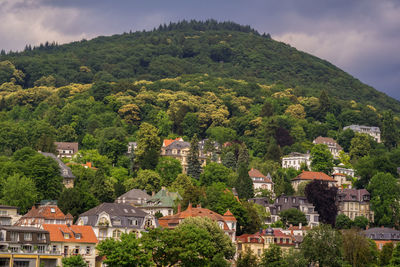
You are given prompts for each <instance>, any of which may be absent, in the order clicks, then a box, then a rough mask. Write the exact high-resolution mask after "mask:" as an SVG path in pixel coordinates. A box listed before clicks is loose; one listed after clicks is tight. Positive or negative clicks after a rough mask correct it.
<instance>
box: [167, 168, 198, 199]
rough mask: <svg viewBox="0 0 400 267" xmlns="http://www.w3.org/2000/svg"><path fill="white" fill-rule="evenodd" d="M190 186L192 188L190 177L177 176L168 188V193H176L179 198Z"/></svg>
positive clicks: (184, 175)
mask: <svg viewBox="0 0 400 267" xmlns="http://www.w3.org/2000/svg"><path fill="white" fill-rule="evenodd" d="M191 186H193V183H192V181H191V180H190V177H189V176H187V175H186V174H183V173H181V174H178V176H177V177H176V179H175V181H174V182H173V183H172V184H171V186H170V187H169V191H171V192H178V193H179V194H180V195H181V196H183V195H184V194H185V192H186V190H188V189H189V188H190V187H191Z"/></svg>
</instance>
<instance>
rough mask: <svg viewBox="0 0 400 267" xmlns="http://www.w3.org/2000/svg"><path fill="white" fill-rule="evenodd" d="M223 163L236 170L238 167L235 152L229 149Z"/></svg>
mask: <svg viewBox="0 0 400 267" xmlns="http://www.w3.org/2000/svg"><path fill="white" fill-rule="evenodd" d="M222 164H223V165H224V166H225V167H227V168H231V169H232V170H235V169H236V157H235V154H234V153H233V152H232V151H228V152H227V153H226V154H225V155H224V156H223V158H222Z"/></svg>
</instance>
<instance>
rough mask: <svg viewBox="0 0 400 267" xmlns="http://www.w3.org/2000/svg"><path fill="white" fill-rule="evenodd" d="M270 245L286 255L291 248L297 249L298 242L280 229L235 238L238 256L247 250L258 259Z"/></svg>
mask: <svg viewBox="0 0 400 267" xmlns="http://www.w3.org/2000/svg"><path fill="white" fill-rule="evenodd" d="M272 244H275V245H277V246H278V247H280V248H281V250H282V252H283V253H288V251H289V250H290V249H291V248H298V245H299V242H298V241H297V240H296V239H295V238H294V236H293V235H291V234H287V233H284V232H283V230H282V229H280V228H268V229H265V230H261V231H259V232H257V233H255V234H243V235H241V236H238V237H237V238H236V245H237V252H238V253H239V254H240V253H243V252H246V251H247V250H248V249H249V250H251V251H252V252H253V254H254V255H257V256H258V257H260V256H261V255H262V254H263V252H264V250H266V249H268V248H269V247H270V246H271V245H272Z"/></svg>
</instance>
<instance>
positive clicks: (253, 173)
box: [249, 168, 266, 178]
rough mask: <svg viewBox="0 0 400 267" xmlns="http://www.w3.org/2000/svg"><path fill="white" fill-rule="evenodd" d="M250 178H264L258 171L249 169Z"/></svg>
mask: <svg viewBox="0 0 400 267" xmlns="http://www.w3.org/2000/svg"><path fill="white" fill-rule="evenodd" d="M249 176H250V177H257V178H265V177H266V176H265V175H264V174H262V173H261V172H260V171H259V170H257V169H253V168H251V170H250V171H249Z"/></svg>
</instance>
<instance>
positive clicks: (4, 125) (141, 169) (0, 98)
mask: <svg viewBox="0 0 400 267" xmlns="http://www.w3.org/2000/svg"><path fill="white" fill-rule="evenodd" d="M399 112H400V104H399V102H397V101H396V100H394V99H392V98H389V97H387V96H386V95H385V94H383V93H380V92H378V91H376V90H374V89H373V88H371V87H369V86H367V85H364V84H362V83H361V82H360V81H358V80H356V79H354V78H353V77H351V76H350V75H348V74H346V73H345V72H343V71H342V70H340V69H338V68H336V67H335V66H333V65H332V64H330V63H328V62H326V61H323V60H321V59H318V58H316V57H314V56H311V55H308V54H306V53H303V52H299V51H297V50H296V49H294V48H291V47H289V46H288V45H285V44H283V43H279V42H276V41H274V40H272V39H271V37H270V36H269V35H260V34H258V33H257V32H256V31H254V30H252V29H251V28H250V27H246V26H240V25H237V24H234V23H229V22H228V23H217V22H215V21H207V22H196V21H192V22H180V23H176V24H170V25H168V26H166V25H163V26H160V27H159V28H158V29H155V30H153V31H150V32H135V33H125V34H122V35H115V36H111V37H98V38H95V39H93V40H90V41H85V40H83V41H80V42H75V43H71V44H66V45H56V44H45V45H41V46H39V47H35V48H31V47H29V46H27V48H26V49H25V51H24V52H21V53H14V52H10V53H5V52H4V51H3V52H2V55H1V56H0V154H1V156H0V185H1V186H0V188H1V190H0V201H1V203H4V204H9V205H16V206H19V207H20V208H21V211H22V212H23V211H26V210H27V209H28V208H29V207H30V206H31V205H32V204H33V203H35V202H36V201H38V200H41V199H58V201H59V205H60V207H61V208H62V209H63V211H65V212H71V213H72V214H73V215H74V216H77V215H79V214H80V213H82V212H84V211H86V210H88V209H89V208H92V207H94V206H96V205H97V204H99V203H101V202H110V201H114V199H115V198H116V197H117V196H119V195H121V194H123V193H124V192H126V191H127V190H129V189H131V188H134V187H136V188H141V189H146V190H147V191H157V190H159V189H160V188H161V186H166V187H169V188H170V189H171V190H175V191H179V192H180V193H181V194H182V196H183V206H185V205H187V204H188V203H189V202H191V203H193V204H198V203H201V204H202V206H203V207H208V208H210V209H212V210H214V211H216V212H219V213H223V212H225V211H226V210H227V209H228V208H229V209H230V210H231V211H232V213H233V214H234V215H235V216H236V217H237V218H238V224H239V226H241V227H238V234H240V233H243V232H248V233H253V232H254V231H257V230H258V229H259V227H260V226H261V222H262V220H263V216H265V211H264V213H263V211H262V209H261V210H260V209H259V207H257V206H256V205H252V204H251V203H248V202H246V201H243V202H238V201H236V199H235V197H234V196H233V194H232V193H231V192H230V191H228V192H226V191H225V189H226V188H232V187H235V188H236V189H237V190H238V194H239V197H240V198H243V199H246V198H249V197H252V196H253V194H254V192H253V191H252V189H251V188H252V186H251V184H250V187H249V184H248V180H249V177H248V174H247V171H248V169H249V168H250V167H254V168H257V169H259V170H260V171H262V172H263V173H265V174H266V173H271V175H272V179H273V181H274V183H275V192H274V193H275V196H279V195H280V194H282V193H285V194H293V193H294V191H293V188H292V187H291V185H290V181H291V179H292V178H293V177H295V176H296V175H297V174H298V172H296V171H295V170H294V169H282V168H281V167H280V166H281V165H280V160H281V157H282V156H283V155H286V154H288V153H290V152H294V151H296V152H302V153H305V152H307V151H312V153H313V148H314V151H315V150H316V149H315V147H316V146H314V145H313V144H312V141H313V140H314V139H315V138H316V137H318V136H327V137H332V138H334V139H335V140H337V141H338V143H339V144H340V145H341V146H342V147H343V149H344V151H345V152H348V153H349V154H348V155H346V154H342V156H341V157H340V159H337V160H335V161H334V162H333V164H336V165H337V164H340V163H342V164H344V165H345V166H347V167H354V168H355V169H356V172H357V175H358V176H359V177H360V179H359V180H357V181H354V184H355V186H357V187H358V188H368V189H369V190H370V191H371V194H372V198H373V199H374V197H377V196H381V200H382V199H383V200H384V201H383V200H382V202H380V200H379V199H376V201H375V202H374V203H375V204H373V209H374V210H375V212H376V216H375V219H376V223H377V224H385V225H391V226H393V225H398V222H399V216H398V215H399V214H400V212H399V211H400V208H399V207H398V205H396V208H395V209H392V210H391V207H392V205H394V204H395V203H397V202H396V201H397V200H399V199H400V190H392V191H391V190H386V189H385V188H384V186H388V185H387V184H384V185H381V184H379V183H378V182H376V183H372V184H370V180H373V181H375V180H376V181H378V178H379V177H386V178H385V179H386V180H387V181H393V179H394V180H395V178H394V177H396V178H397V177H398V174H397V167H398V166H400V150H399V149H397V142H398V129H399V128H400V119H399V117H398V116H397V114H399ZM350 124H361V125H370V126H378V127H380V128H381V130H382V139H383V143H381V144H378V143H376V142H375V141H374V140H373V139H372V138H369V137H368V136H365V135H359V134H355V133H354V132H353V131H351V130H346V131H343V130H342V128H343V127H344V126H347V125H350ZM178 136H182V137H183V138H184V139H185V140H186V141H192V144H193V145H194V144H196V142H195V141H196V140H199V139H209V140H212V141H216V142H218V143H219V144H224V143H226V142H229V144H230V145H229V146H226V147H225V148H223V149H221V150H220V151H212V152H213V153H217V154H218V156H219V157H220V158H221V160H222V164H218V163H215V162H212V161H213V159H212V158H210V160H209V161H210V163H209V164H208V165H207V166H206V167H205V168H204V170H203V173H202V174H195V173H196V172H193V173H194V174H193V175H190V174H191V173H189V176H187V175H183V174H180V173H181V170H182V167H181V166H180V162H179V161H177V160H172V159H168V158H159V156H158V155H159V150H160V146H161V141H162V140H163V139H166V138H176V137H178ZM54 141H66V142H79V150H80V153H79V154H78V156H77V157H76V158H74V159H73V161H74V162H75V163H85V162H87V161H91V162H93V164H94V166H95V167H96V168H97V170H92V169H85V168H83V167H81V166H80V165H72V166H71V168H72V170H73V172H74V174H75V176H76V177H77V178H76V181H75V188H73V189H63V188H62V186H61V185H60V177H59V175H58V173H57V166H55V165H54V164H55V163H54V162H52V160H51V159H49V158H45V157H44V156H42V155H41V154H39V153H37V152H36V151H47V152H54V150H55V148H54V145H53V143H54ZM129 141H136V142H137V143H138V148H137V150H136V151H135V154H134V155H131V156H127V154H126V151H127V144H128V142H129ZM193 145H192V147H193ZM211 147H212V146H211ZM328 167H329V166H328ZM331 167H332V166H330V167H329V168H331ZM329 168H325V169H326V170H327V172H328V173H329V171H330V169H329ZM165 170H168V171H165ZM376 177H378V178H376ZM374 178H375V179H374ZM392 178H393V179H392ZM395 181H396V180H395ZM394 184H395V186H394V187H392V185H390V187H391V188H392V189H393V188H397V185H396V182H394ZM222 192H225V194H222ZM263 195H266V196H268V197H272V196H271V195H268V192H263ZM16 196H21V197H16Z"/></svg>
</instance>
